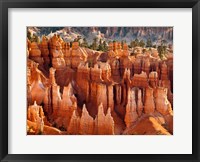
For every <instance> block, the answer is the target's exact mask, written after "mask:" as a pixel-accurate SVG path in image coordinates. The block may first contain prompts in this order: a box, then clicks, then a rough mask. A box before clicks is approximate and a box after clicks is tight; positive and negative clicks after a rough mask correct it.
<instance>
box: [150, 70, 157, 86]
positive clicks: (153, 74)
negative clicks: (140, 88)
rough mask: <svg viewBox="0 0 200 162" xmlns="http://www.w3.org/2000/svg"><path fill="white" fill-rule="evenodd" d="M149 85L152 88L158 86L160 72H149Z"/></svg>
mask: <svg viewBox="0 0 200 162" xmlns="http://www.w3.org/2000/svg"><path fill="white" fill-rule="evenodd" d="M149 85H150V86H151V87H152V88H155V87H157V86H158V73H157V72H156V71H152V72H151V73H150V74H149Z"/></svg>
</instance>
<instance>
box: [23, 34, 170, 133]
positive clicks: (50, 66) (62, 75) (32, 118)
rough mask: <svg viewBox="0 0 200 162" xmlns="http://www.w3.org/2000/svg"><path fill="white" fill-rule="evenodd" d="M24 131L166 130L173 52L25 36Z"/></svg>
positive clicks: (115, 44) (117, 43) (142, 131)
mask: <svg viewBox="0 0 200 162" xmlns="http://www.w3.org/2000/svg"><path fill="white" fill-rule="evenodd" d="M27 134H28V135H39V134H43V135H172V134H173V54H169V55H168V57H167V58H166V59H164V60H161V59H160V58H159V56H158V53H157V51H156V49H154V50H151V51H146V52H145V53H142V49H140V48H138V49H136V50H135V54H134V55H131V54H130V51H129V48H128V46H127V44H126V43H124V44H123V47H121V43H119V42H114V43H110V44H109V48H108V51H107V52H100V51H94V50H91V49H88V48H84V47H79V44H78V42H73V43H72V47H70V44H69V42H65V41H63V39H62V38H61V37H59V36H57V35H54V36H53V37H51V38H50V39H47V38H46V37H45V36H44V37H43V38H42V41H41V42H40V43H36V42H30V41H29V40H28V39H27Z"/></svg>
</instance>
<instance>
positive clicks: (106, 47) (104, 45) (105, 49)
mask: <svg viewBox="0 0 200 162" xmlns="http://www.w3.org/2000/svg"><path fill="white" fill-rule="evenodd" d="M103 49H104V51H107V50H108V46H107V44H106V41H103Z"/></svg>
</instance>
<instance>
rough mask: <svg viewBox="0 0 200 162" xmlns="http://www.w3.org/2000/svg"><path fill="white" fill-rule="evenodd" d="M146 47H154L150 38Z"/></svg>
mask: <svg viewBox="0 0 200 162" xmlns="http://www.w3.org/2000/svg"><path fill="white" fill-rule="evenodd" d="M146 47H152V41H151V39H150V38H148V39H147V43H146Z"/></svg>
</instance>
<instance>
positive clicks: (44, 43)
mask: <svg viewBox="0 0 200 162" xmlns="http://www.w3.org/2000/svg"><path fill="white" fill-rule="evenodd" d="M40 50H41V55H42V57H43V60H44V67H45V69H46V70H48V68H49V65H50V58H49V49H48V42H47V38H46V37H45V36H43V37H42V42H41V43H40Z"/></svg>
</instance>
